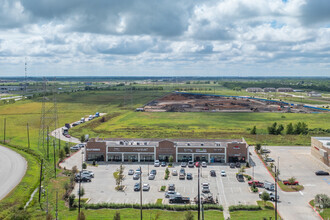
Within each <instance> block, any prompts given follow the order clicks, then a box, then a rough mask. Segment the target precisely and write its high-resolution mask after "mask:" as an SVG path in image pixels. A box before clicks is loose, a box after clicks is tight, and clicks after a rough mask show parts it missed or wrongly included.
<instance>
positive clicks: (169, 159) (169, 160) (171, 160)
mask: <svg viewBox="0 0 330 220" xmlns="http://www.w3.org/2000/svg"><path fill="white" fill-rule="evenodd" d="M168 162H170V163H173V156H172V155H171V156H170V157H169V158H168Z"/></svg>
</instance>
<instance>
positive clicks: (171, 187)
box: [167, 183, 175, 191]
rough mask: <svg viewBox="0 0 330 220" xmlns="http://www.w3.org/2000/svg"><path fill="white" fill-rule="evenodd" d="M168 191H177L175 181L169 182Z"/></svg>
mask: <svg viewBox="0 0 330 220" xmlns="http://www.w3.org/2000/svg"><path fill="white" fill-rule="evenodd" d="M167 189H168V191H175V185H174V184H173V183H171V184H168V188H167Z"/></svg>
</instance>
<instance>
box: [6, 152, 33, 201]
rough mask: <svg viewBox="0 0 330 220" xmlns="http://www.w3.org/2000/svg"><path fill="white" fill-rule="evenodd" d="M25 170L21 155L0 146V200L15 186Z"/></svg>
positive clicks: (25, 166) (25, 165)
mask: <svg viewBox="0 0 330 220" xmlns="http://www.w3.org/2000/svg"><path fill="white" fill-rule="evenodd" d="M26 169H27V163H26V160H25V159H24V158H23V157H22V156H21V155H19V154H18V153H16V152H15V151H12V150H10V149H8V148H6V147H3V146H0V200H2V199H3V198H4V197H6V195H8V194H9V193H10V192H11V191H12V190H13V189H14V188H15V187H16V186H17V184H18V183H19V182H20V181H21V179H22V178H23V176H24V174H25V172H26Z"/></svg>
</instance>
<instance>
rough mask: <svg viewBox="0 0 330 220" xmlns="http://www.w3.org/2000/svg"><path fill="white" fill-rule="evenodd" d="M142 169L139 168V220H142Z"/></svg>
mask: <svg viewBox="0 0 330 220" xmlns="http://www.w3.org/2000/svg"><path fill="white" fill-rule="evenodd" d="M142 190H143V189H142V169H141V166H140V219H141V220H142Z"/></svg>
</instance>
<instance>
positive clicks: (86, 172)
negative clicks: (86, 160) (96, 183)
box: [81, 170, 94, 178]
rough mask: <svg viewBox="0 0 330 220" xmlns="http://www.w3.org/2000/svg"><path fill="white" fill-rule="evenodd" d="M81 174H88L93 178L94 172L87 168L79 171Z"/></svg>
mask: <svg viewBox="0 0 330 220" xmlns="http://www.w3.org/2000/svg"><path fill="white" fill-rule="evenodd" d="M81 174H82V175H86V176H90V177H91V178H94V173H93V172H92V171H89V170H83V171H81Z"/></svg>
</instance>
